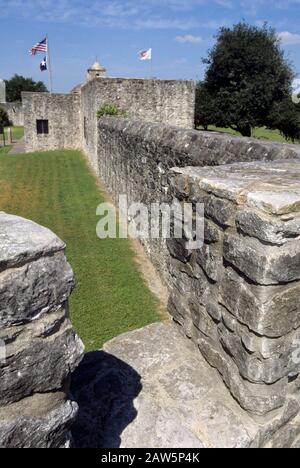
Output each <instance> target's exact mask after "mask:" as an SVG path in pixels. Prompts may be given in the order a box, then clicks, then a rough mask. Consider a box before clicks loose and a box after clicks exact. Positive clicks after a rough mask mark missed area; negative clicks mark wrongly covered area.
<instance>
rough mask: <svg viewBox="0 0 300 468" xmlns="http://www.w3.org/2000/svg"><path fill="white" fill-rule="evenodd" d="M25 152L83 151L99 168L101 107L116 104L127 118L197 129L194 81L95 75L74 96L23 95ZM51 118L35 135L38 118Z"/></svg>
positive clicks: (77, 89) (94, 166)
mask: <svg viewBox="0 0 300 468" xmlns="http://www.w3.org/2000/svg"><path fill="white" fill-rule="evenodd" d="M22 98H23V108H24V126H25V144H26V151H27V152H29V151H45V150H49V149H65V148H67V149H68V148H70V149H73V148H75V149H82V150H83V151H84V152H85V153H86V154H88V155H89V158H90V161H91V164H92V166H93V168H94V169H95V170H96V168H97V122H98V119H97V111H98V109H99V108H100V107H101V106H103V105H104V104H114V105H117V106H118V107H120V108H121V109H123V110H124V111H126V113H127V115H128V117H130V118H134V119H140V120H142V121H149V122H162V123H167V124H169V125H177V126H178V127H182V128H194V116H195V83H194V82H193V81H176V80H145V79H129V78H95V79H93V80H91V81H89V82H88V83H86V84H85V85H83V86H81V87H78V88H76V90H75V91H74V92H73V93H71V94H49V93H23V95H22ZM37 119H43V120H48V121H49V134H48V135H37V129H36V120H37Z"/></svg>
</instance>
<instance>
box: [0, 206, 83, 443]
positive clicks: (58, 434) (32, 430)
mask: <svg viewBox="0 0 300 468" xmlns="http://www.w3.org/2000/svg"><path fill="white" fill-rule="evenodd" d="M64 248H65V245H64V244H63V242H62V241H61V240H60V239H58V238H57V237H56V236H55V235H54V234H53V233H52V232H50V231H49V230H48V229H45V228H42V227H41V226H38V225H37V224H35V223H33V222H31V221H27V220H24V219H23V218H19V217H16V216H11V215H8V214H5V213H0V447H1V448H3V447H5V448H8V447H17V448H28V447H32V448H38V447H40V448H58V447H68V446H69V445H70V444H71V435H70V427H71V425H72V423H73V421H74V419H75V417H76V415H77V410H78V406H77V404H76V403H75V402H73V401H70V400H69V398H68V389H69V380H70V374H71V372H72V371H74V370H75V368H76V367H77V365H78V364H79V362H80V360H81V358H82V355H83V345H82V343H81V341H80V340H79V338H78V337H77V336H76V334H75V333H74V331H73V329H72V326H71V323H70V320H69V318H68V298H69V295H70V293H71V291H72V289H73V287H74V277H73V272H72V269H71V267H70V266H69V264H68V263H67V260H66V257H65V255H64Z"/></svg>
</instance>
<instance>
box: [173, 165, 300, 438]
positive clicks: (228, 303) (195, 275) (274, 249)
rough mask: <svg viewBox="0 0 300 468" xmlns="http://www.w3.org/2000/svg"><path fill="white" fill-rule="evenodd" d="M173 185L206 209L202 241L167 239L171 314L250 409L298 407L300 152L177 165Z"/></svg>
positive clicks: (298, 428) (292, 429) (267, 411)
mask: <svg viewBox="0 0 300 468" xmlns="http://www.w3.org/2000/svg"><path fill="white" fill-rule="evenodd" d="M170 184H171V186H172V194H173V195H174V197H176V198H177V199H178V200H180V201H181V202H192V203H197V202H199V203H204V208H205V243H204V246H203V247H202V248H201V249H198V250H194V251H189V250H186V240H185V239H184V240H178V239H177V240H176V239H173V240H169V241H168V249H169V252H170V257H169V263H168V268H169V271H170V272H171V276H172V283H173V284H172V288H171V297H170V303H169V310H170V312H171V314H172V315H173V317H174V319H175V321H176V322H178V323H179V324H180V325H182V327H183V328H184V330H185V333H186V334H187V335H188V336H189V337H190V338H192V339H193V341H194V342H195V343H196V344H197V345H198V347H199V349H200V351H201V353H202V355H203V356H204V357H205V358H206V359H207V361H208V362H209V363H210V364H211V365H212V366H213V367H215V368H216V369H218V371H219V372H220V374H221V375H222V377H223V380H224V382H225V384H226V386H227V387H228V388H229V390H230V392H231V394H232V395H233V396H234V398H235V399H236V400H237V401H238V402H239V403H240V405H241V407H242V408H244V409H245V410H246V411H247V412H248V413H250V414H253V415H258V416H266V415H268V419H269V420H270V419H271V418H274V420H276V418H277V419H278V418H280V417H281V418H283V419H284V418H285V416H284V415H285V414H287V412H289V411H290V409H291V408H294V409H293V411H294V412H295V414H297V413H299V409H300V359H299V356H300V303H299V295H300V161H299V160H294V161H292V160H291V161H284V160H283V161H274V162H272V163H262V162H256V163H243V164H233V165H227V166H220V167H217V168H183V169H174V170H172V171H171V175H170ZM289 408H290V409H289ZM262 421H263V420H262ZM283 426H284V424H283ZM299 433H300V423H299V421H298V420H295V421H293V422H292V423H290V424H289V426H287V427H286V428H285V432H284V434H285V435H284V437H285V439H283V440H282V443H287V444H289V443H290V444H292V443H293V441H294V439H295V438H296V437H297V436H298V434H299ZM279 441H280V439H279ZM277 442H278V440H277ZM270 443H271V444H272V440H271V441H270Z"/></svg>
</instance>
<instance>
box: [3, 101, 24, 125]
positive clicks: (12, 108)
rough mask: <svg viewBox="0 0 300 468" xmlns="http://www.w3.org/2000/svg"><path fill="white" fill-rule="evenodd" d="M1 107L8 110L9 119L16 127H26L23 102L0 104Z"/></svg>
mask: <svg viewBox="0 0 300 468" xmlns="http://www.w3.org/2000/svg"><path fill="white" fill-rule="evenodd" d="M0 107H2V108H3V109H5V110H6V112H7V114H8V118H9V120H10V122H11V124H12V125H14V126H15V127H23V126H24V112H23V104H22V102H7V103H5V104H0Z"/></svg>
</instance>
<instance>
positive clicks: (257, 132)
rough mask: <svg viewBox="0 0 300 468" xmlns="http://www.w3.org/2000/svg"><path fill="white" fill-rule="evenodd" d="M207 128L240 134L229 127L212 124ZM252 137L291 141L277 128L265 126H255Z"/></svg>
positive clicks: (280, 141) (283, 141) (284, 141)
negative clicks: (272, 128) (271, 128)
mask: <svg viewBox="0 0 300 468" xmlns="http://www.w3.org/2000/svg"><path fill="white" fill-rule="evenodd" d="M209 130H211V131H215V132H221V133H229V134H231V135H238V136H241V134H240V133H238V132H235V131H234V130H232V129H231V128H219V127H215V126H213V125H211V126H209ZM252 137H253V138H258V139H260V140H271V141H277V142H279V143H291V141H288V140H286V138H284V137H283V136H282V135H281V133H280V132H279V131H277V130H269V129H267V128H265V127H262V128H255V129H254V131H253V135H252Z"/></svg>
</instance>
